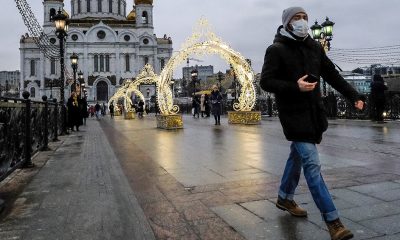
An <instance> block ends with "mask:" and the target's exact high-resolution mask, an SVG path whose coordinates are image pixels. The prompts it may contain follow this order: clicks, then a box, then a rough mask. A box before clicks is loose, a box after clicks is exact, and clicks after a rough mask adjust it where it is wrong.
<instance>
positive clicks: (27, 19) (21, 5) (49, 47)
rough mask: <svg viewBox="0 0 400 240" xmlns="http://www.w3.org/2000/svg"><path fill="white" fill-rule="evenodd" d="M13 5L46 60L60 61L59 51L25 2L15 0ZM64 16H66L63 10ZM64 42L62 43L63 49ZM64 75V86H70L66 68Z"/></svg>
mask: <svg viewBox="0 0 400 240" xmlns="http://www.w3.org/2000/svg"><path fill="white" fill-rule="evenodd" d="M15 4H16V6H17V8H18V11H19V13H20V14H21V17H22V20H23V21H24V24H25V26H26V27H27V28H28V31H29V33H30V36H31V38H32V39H33V41H34V42H35V43H36V45H37V46H38V48H39V49H40V51H41V52H42V53H43V54H44V56H45V57H46V58H47V59H55V60H59V59H60V50H59V48H58V46H57V45H54V44H52V43H51V42H50V37H49V35H47V34H46V33H45V32H44V30H43V28H42V27H41V26H40V24H39V22H38V20H37V18H36V17H35V14H34V13H33V12H32V8H31V7H30V6H29V4H28V3H27V2H26V0H15ZM63 13H64V14H66V15H68V14H67V13H66V12H65V10H64V11H63ZM65 44H66V41H64V49H65ZM64 74H65V76H66V79H67V80H66V86H67V85H68V84H72V82H73V78H72V75H71V74H70V73H69V72H68V70H67V68H65V69H64Z"/></svg>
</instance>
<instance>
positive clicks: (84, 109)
mask: <svg viewBox="0 0 400 240" xmlns="http://www.w3.org/2000/svg"><path fill="white" fill-rule="evenodd" d="M80 102H81V104H80V109H81V116H82V120H83V125H86V118H88V117H89V112H88V104H87V99H86V97H84V98H82V99H81V101H80Z"/></svg>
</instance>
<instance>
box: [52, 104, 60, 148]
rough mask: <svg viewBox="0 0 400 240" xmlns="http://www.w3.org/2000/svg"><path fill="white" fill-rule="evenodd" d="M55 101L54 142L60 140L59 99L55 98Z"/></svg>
mask: <svg viewBox="0 0 400 240" xmlns="http://www.w3.org/2000/svg"><path fill="white" fill-rule="evenodd" d="M53 102H54V104H55V105H54V119H53V121H54V138H53V142H57V141H60V140H58V103H57V99H55V98H54V99H53Z"/></svg>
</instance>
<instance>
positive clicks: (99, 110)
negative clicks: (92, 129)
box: [94, 102, 101, 120]
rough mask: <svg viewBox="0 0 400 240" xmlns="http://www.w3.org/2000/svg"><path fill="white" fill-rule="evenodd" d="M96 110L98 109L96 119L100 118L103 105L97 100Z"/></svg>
mask: <svg viewBox="0 0 400 240" xmlns="http://www.w3.org/2000/svg"><path fill="white" fill-rule="evenodd" d="M94 110H95V111H96V119H97V120H99V119H100V114H101V106H100V104H99V102H97V103H96V105H95V106H94Z"/></svg>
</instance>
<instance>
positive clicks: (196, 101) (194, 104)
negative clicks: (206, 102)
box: [192, 94, 200, 118]
mask: <svg viewBox="0 0 400 240" xmlns="http://www.w3.org/2000/svg"><path fill="white" fill-rule="evenodd" d="M192 109H193V110H192V111H193V117H194V118H196V116H197V118H200V113H199V112H200V100H199V98H198V97H197V96H196V94H193V98H192Z"/></svg>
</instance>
